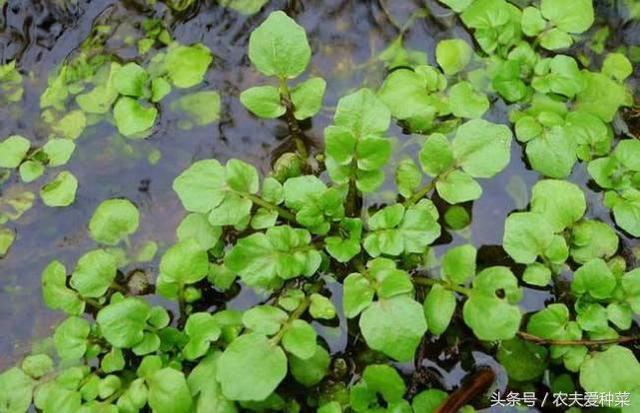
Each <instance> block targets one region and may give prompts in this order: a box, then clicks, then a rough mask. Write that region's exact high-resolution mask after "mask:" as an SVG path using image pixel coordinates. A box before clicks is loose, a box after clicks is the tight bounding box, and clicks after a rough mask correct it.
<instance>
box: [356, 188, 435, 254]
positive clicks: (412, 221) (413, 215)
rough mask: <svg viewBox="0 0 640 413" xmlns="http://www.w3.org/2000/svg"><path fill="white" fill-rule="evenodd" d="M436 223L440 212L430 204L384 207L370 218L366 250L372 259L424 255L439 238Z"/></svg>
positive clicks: (365, 241)
mask: <svg viewBox="0 0 640 413" xmlns="http://www.w3.org/2000/svg"><path fill="white" fill-rule="evenodd" d="M437 220H438V211H437V210H436V208H435V206H434V205H433V203H432V202H430V201H428V200H424V201H421V202H420V203H419V204H417V205H415V206H412V207H409V208H405V207H404V206H403V205H401V204H395V205H391V206H388V207H385V208H383V209H382V210H380V211H378V212H376V213H375V214H374V215H372V216H371V217H370V218H369V221H368V223H367V224H368V228H369V231H370V233H369V235H368V236H367V237H365V239H364V248H365V250H366V251H367V253H369V255H371V256H372V257H377V256H379V255H381V254H384V255H400V254H402V253H420V252H423V251H424V250H425V249H426V247H427V246H428V245H429V244H431V243H432V242H433V241H434V240H435V239H436V238H438V237H439V236H440V225H438V223H437Z"/></svg>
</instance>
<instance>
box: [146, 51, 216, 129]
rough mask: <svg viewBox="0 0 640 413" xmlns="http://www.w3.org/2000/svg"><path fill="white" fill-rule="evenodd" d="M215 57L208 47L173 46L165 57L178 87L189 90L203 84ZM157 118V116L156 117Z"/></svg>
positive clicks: (168, 69) (172, 79) (166, 65)
mask: <svg viewBox="0 0 640 413" xmlns="http://www.w3.org/2000/svg"><path fill="white" fill-rule="evenodd" d="M212 61H213V56H211V52H210V51H209V49H208V48H207V46H205V45H203V44H201V43H196V44H194V45H192V46H184V45H180V44H173V45H171V46H170V47H169V51H168V52H167V55H166V57H165V62H164V64H165V69H166V70H167V73H168V74H169V78H170V79H171V81H172V82H173V84H174V85H175V86H176V87H179V88H188V87H192V86H195V85H197V84H198V83H200V82H202V80H203V79H204V75H205V73H206V72H207V68H208V67H209V65H210V64H211V62H212ZM154 117H155V115H154Z"/></svg>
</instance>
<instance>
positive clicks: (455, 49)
mask: <svg viewBox="0 0 640 413" xmlns="http://www.w3.org/2000/svg"><path fill="white" fill-rule="evenodd" d="M472 56H473V49H472V48H471V46H469V44H468V43H467V42H465V41H464V40H462V39H447V40H442V41H440V42H439V43H438V45H437V46H436V60H437V61H438V64H439V65H440V67H441V68H442V70H443V71H444V73H445V74H447V75H449V76H451V75H455V74H456V73H458V72H460V71H461V70H463V69H464V68H465V67H466V66H467V65H468V64H469V62H470V61H471V57H472Z"/></svg>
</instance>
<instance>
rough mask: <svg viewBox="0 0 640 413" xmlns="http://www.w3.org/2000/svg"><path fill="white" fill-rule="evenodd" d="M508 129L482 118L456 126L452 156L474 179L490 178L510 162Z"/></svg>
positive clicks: (510, 136)
mask: <svg viewBox="0 0 640 413" xmlns="http://www.w3.org/2000/svg"><path fill="white" fill-rule="evenodd" d="M512 136H513V135H512V133H511V130H510V129H509V128H508V127H507V126H505V125H496V124H493V123H491V122H487V121H486V120H482V119H473V120H470V121H468V122H466V123H465V124H463V125H461V126H460V127H458V130H457V132H456V136H455V138H454V139H453V156H454V157H455V159H456V161H457V163H458V164H459V165H460V166H461V167H462V169H463V170H464V171H465V172H466V173H468V174H469V175H471V176H473V177H476V178H491V177H492V176H494V175H496V174H497V173H498V172H500V171H502V170H503V169H504V168H505V167H506V166H507V164H508V163H509V160H510V159H511V138H512Z"/></svg>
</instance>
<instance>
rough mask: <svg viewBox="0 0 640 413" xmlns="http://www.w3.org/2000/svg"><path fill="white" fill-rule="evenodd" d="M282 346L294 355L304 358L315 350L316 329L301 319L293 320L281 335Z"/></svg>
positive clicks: (308, 356)
mask: <svg viewBox="0 0 640 413" xmlns="http://www.w3.org/2000/svg"><path fill="white" fill-rule="evenodd" d="M282 347H284V349H285V350H287V352H289V353H291V354H293V355H295V356H296V357H298V358H300V359H303V360H306V359H308V358H310V357H312V356H313V354H314V353H315V351H316V331H315V330H314V329H313V327H311V325H310V324H309V323H307V322H306V321H303V320H294V321H293V322H292V323H291V325H289V326H288V327H286V330H285V332H284V335H283V336H282Z"/></svg>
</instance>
